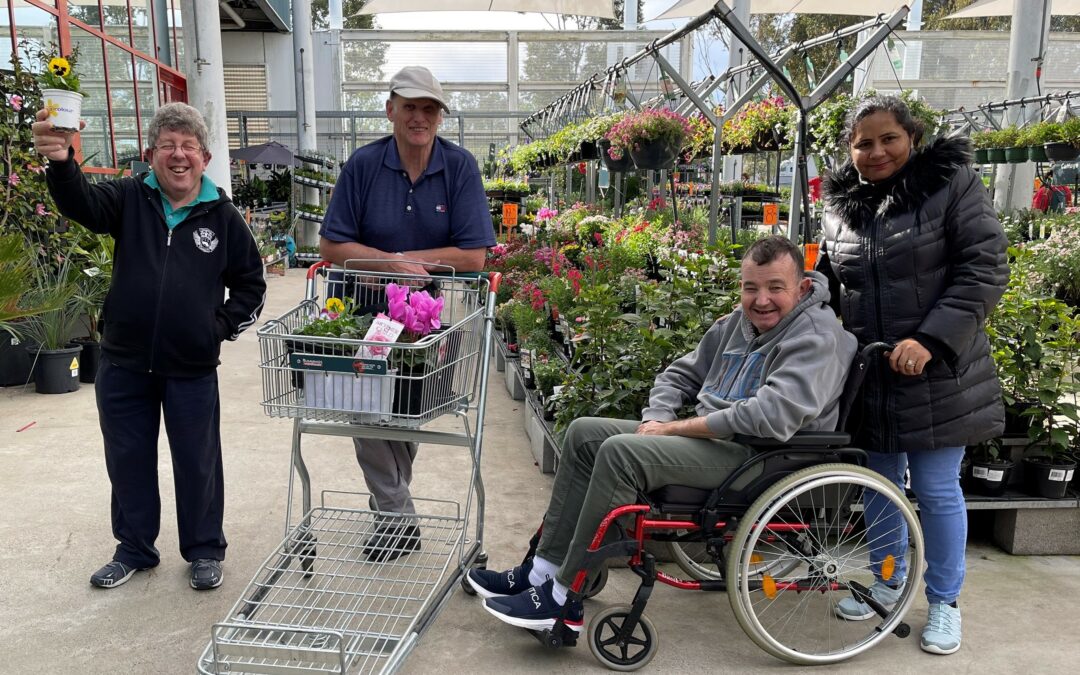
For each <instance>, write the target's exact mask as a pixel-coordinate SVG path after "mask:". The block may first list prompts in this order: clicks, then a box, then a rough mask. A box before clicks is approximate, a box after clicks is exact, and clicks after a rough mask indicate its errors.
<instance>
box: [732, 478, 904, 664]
mask: <svg viewBox="0 0 1080 675" xmlns="http://www.w3.org/2000/svg"><path fill="white" fill-rule="evenodd" d="M863 504H873V505H875V506H876V508H874V509H871V510H870V511H868V512H867V513H864V511H863ZM870 512H873V513H874V514H875V516H876V517H877V518H878V519H877V520H875V521H873V523H874V524H875V525H877V524H882V525H886V527H884V528H882V527H874V528H873V532H874V534H873V535H872V536H871V535H869V534H868V533H869V532H870V531H871V528H867V527H866V521H867V520H868V518H869V516H868V513H870ZM901 528H902V529H906V530H908V531H909V533H910V540H911V546H910V547H908V548H906V549H904V550H903V551H901V552H899V557H897V553H896V552H893V553H892V558H889V557H888V556H887V555H886V553H884V552H881V553H878V551H879V550H880V549H882V544H884V542H886V541H891V540H893V539H895V538H896V537H895V535H896V533H897V530H898V529H901ZM779 542H784V544H783V545H782V547H781V545H780V544H779ZM729 551H730V552H729V555H728V565H727V578H728V595H729V598H730V600H731V605H732V609H733V610H734V611H735V615H736V618H737V619H738V621H739V623H740V625H741V626H742V627H743V629H744V630H745V631H746V633H747V635H749V636H750V638H751V639H753V640H754V641H755V642H756V643H757V644H758V645H759V646H761V647H762V648H763V649H764V650H765V651H767V652H769V653H770V654H773V655H774V656H777V657H779V658H782V659H785V660H788V661H792V662H795V663H803V664H808V665H809V664H821V663H833V662H836V661H840V660H843V659H846V658H849V657H851V656H854V655H856V654H858V653H861V652H862V651H864V650H866V649H869V648H870V647H871V646H873V645H874V644H875V643H876V642H878V641H879V640H881V639H883V638H884V637H886V636H887V635H888V634H889V633H890V632H892V631H894V630H896V629H898V628H900V626H901V619H902V618H903V615H904V613H905V612H906V611H907V609H908V607H909V606H910V604H911V602H912V601H913V600H914V598H915V591H916V589H917V587H918V579H919V578H920V576H921V570H922V538H921V533H920V531H919V528H918V524H917V521H916V517H915V513H914V510H913V509H912V508H911V505H910V503H909V502H908V501H907V500H906V499H905V498H904V496H903V495H902V494H900V492H899V491H898V490H896V489H895V487H894V486H892V485H891V484H889V483H887V482H886V481H885V480H884V479H882V478H881V477H880V476H878V475H877V474H874V473H873V472H871V471H868V470H867V469H864V468H862V467H858V466H852V465H838V464H834V465H824V466H819V467H814V468H811V469H807V470H804V471H800V472H798V473H795V474H792V475H791V476H788V477H786V478H784V479H782V480H781V481H779V482H777V483H776V484H775V485H773V486H772V487H770V488H769V489H768V490H766V491H765V492H764V493H763V494H762V495H761V496H760V497H759V498H758V500H757V501H755V502H754V504H753V505H752V506H751V507H750V509H749V510H748V511H747V513H746V515H745V516H744V518H743V520H742V522H741V524H740V526H739V529H738V531H737V532H736V534H735V536H734V539H733V541H732V543H731V545H730V549H729ZM872 551H874V552H875V555H879V556H880V557H881V558H882V560H881V561H878V563H877V565H876V566H875V565H872V564H871V552H872ZM764 560H773V561H776V562H774V563H773V564H772V569H771V570H767V569H764V567H763V565H762V561H764ZM886 561H888V564H886V565H884V566H885V567H886V568H888V567H892V568H893V575H900V574H906V575H907V579H908V583H906V584H905V585H904V587H903V590H902V591H901V594H900V597H899V599H898V601H897V603H896V605H895V606H892V607H881V606H879V609H880V610H881V611H880V612H874V613H872V615H871V616H870V618H869V620H865V621H850V620H846V619H844V618H841V617H840V616H838V614H837V605H838V604H839V603H840V602H841V600H843V599H845V598H848V599H849V600H848V602H853V601H854V600H856V599H859V598H862V597H865V596H864V595H862V594H863V593H865V589H866V588H868V587H869V586H870V585H871V584H872V583H873V582H874V579H875V576H874V570H875V567H876V568H880V567H881V566H882V562H886ZM879 573H880V569H879ZM894 580H897V581H898V580H900V577H899V576H896V577H895V579H894ZM902 630H903V629H900V631H898V632H902Z"/></svg>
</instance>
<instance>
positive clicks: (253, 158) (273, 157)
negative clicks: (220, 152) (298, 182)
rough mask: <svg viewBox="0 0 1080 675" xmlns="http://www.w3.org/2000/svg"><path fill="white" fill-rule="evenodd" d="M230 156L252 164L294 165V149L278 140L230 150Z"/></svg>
mask: <svg viewBox="0 0 1080 675" xmlns="http://www.w3.org/2000/svg"><path fill="white" fill-rule="evenodd" d="M229 157H230V158H231V159H237V160H240V161H241V162H250V163H251V164H279V165H283V166H292V165H293V151H292V150H290V149H289V148H288V147H287V146H284V145H282V144H281V143H278V142H277V141H270V142H269V143H263V144H261V145H249V146H248V147H246V148H238V149H236V150H230V151H229Z"/></svg>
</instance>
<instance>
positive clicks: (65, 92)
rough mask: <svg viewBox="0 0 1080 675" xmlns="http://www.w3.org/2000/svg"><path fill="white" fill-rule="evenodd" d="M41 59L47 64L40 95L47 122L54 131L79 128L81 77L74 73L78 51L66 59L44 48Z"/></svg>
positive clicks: (81, 101) (42, 74)
mask: <svg viewBox="0 0 1080 675" xmlns="http://www.w3.org/2000/svg"><path fill="white" fill-rule="evenodd" d="M40 58H41V61H42V65H44V66H45V68H44V70H43V71H42V73H41V98H42V100H43V101H44V102H45V110H46V111H47V114H48V121H49V122H50V123H51V124H52V128H53V130H54V131H69V132H76V131H79V129H81V128H82V127H81V125H80V122H79V118H80V117H81V115H82V103H83V95H82V93H80V92H79V76H78V75H76V74H75V64H76V62H77V61H78V50H74V51H72V53H71V54H70V55H69V56H68V57H67V58H65V57H63V56H60V55H59V54H57V53H56V52H46V51H42V52H41V54H40Z"/></svg>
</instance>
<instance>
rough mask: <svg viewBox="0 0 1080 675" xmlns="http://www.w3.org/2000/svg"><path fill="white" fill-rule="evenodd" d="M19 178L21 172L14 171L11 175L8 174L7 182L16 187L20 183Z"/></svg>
mask: <svg viewBox="0 0 1080 675" xmlns="http://www.w3.org/2000/svg"><path fill="white" fill-rule="evenodd" d="M19 180H20V179H19V174H17V173H15V172H12V173H11V175H10V176H8V179H7V182H8V185H10V186H11V187H15V186H16V185H18V184H19Z"/></svg>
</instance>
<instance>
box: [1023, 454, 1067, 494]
mask: <svg viewBox="0 0 1080 675" xmlns="http://www.w3.org/2000/svg"><path fill="white" fill-rule="evenodd" d="M1075 475H1076V462H1075V461H1074V460H1072V459H1071V458H1069V457H1048V456H1045V455H1038V456H1034V457H1025V458H1024V492H1027V493H1028V494H1029V495H1031V496H1033V497H1045V498H1046V499H1061V498H1062V497H1064V496H1065V491H1066V490H1067V489H1068V487H1069V481H1071V480H1072V479H1073V477H1074V476H1075Z"/></svg>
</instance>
